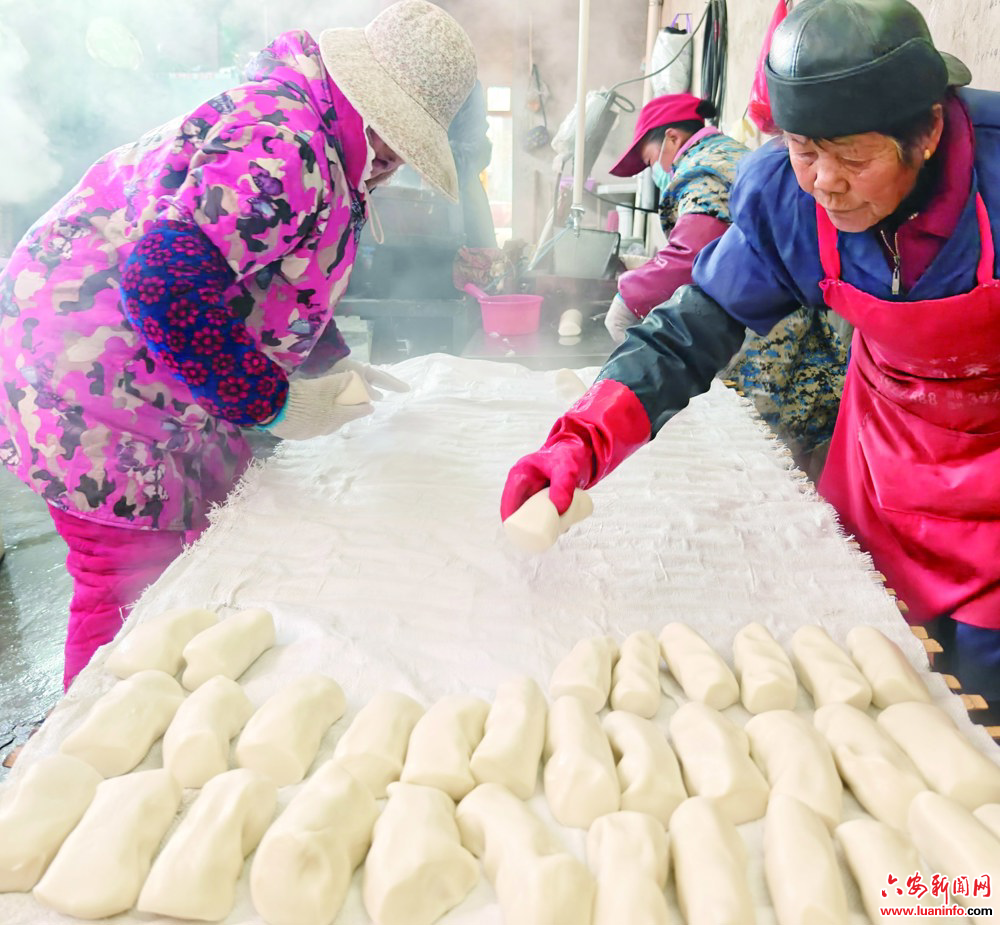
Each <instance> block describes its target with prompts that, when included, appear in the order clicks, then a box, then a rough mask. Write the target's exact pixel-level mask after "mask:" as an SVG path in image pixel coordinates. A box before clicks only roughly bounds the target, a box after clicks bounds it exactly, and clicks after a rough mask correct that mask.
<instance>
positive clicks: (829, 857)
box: [764, 729, 847, 925]
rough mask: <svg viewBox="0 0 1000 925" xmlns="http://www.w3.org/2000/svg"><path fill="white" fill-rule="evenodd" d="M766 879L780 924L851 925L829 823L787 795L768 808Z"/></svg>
mask: <svg viewBox="0 0 1000 925" xmlns="http://www.w3.org/2000/svg"><path fill="white" fill-rule="evenodd" d="M810 731H812V730H811V729H810ZM764 875H765V878H766V879H767V888H768V891H769V892H770V894H771V903H772V905H773V906H774V911H775V913H776V915H777V919H778V922H779V923H780V925H847V895H846V894H845V892H844V884H843V882H842V881H841V879H840V871H839V869H838V867H837V856H836V854H835V853H834V848H833V839H832V838H831V837H830V832H829V830H828V829H827V823H826V820H825V819H823V818H822V817H820V816H819V815H818V814H817V813H815V812H813V810H811V809H810V808H809V807H808V806H806V805H805V804H804V803H802V802H800V801H799V800H797V799H796V798H795V797H793V796H790V795H788V794H785V793H772V794H771V799H770V801H769V802H768V805H767V815H766V816H765V817H764Z"/></svg>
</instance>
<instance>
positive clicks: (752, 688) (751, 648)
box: [733, 623, 799, 713]
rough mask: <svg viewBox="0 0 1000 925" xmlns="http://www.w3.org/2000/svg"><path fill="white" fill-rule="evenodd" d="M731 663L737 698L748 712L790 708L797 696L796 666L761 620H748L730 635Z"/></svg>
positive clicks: (793, 706)
mask: <svg viewBox="0 0 1000 925" xmlns="http://www.w3.org/2000/svg"><path fill="white" fill-rule="evenodd" d="M733 664H734V666H735V668H736V677H737V678H738V679H739V682H740V700H741V701H742V702H743V706H744V707H746V709H747V710H748V711H749V712H750V713H764V712H765V711H767V710H792V709H794V708H795V702H796V701H797V700H798V696H799V685H798V679H797V678H796V677H795V669H794V668H792V663H791V661H790V660H789V658H788V656H787V655H786V654H785V650H784V649H783V648H781V645H780V644H779V643H778V641H777V640H776V639H775V638H774V637H773V636H772V635H771V634H770V633H769V632H768V631H767V629H766V628H765V627H763V626H762V625H761V624H760V623H748V624H747V625H746V626H744V627H743V628H742V629H741V630H740V631H739V632H738V633H737V634H736V635H735V636H734V637H733Z"/></svg>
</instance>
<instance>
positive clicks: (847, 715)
mask: <svg viewBox="0 0 1000 925" xmlns="http://www.w3.org/2000/svg"><path fill="white" fill-rule="evenodd" d="M813 723H814V724H815V726H816V728H817V730H819V732H820V734H821V735H822V736H823V737H824V738H825V739H826V741H827V744H828V745H829V746H830V750H831V751H832V752H833V760H834V761H835V762H836V764H837V770H838V771H839V772H840V776H841V778H842V779H843V781H844V783H846V784H847V786H848V787H850V789H851V793H853V794H854V798H855V799H856V800H857V801H858V802H859V803H860V804H861V805H862V806H863V807H864V808H865V809H866V810H867V811H868V812H869V813H870V814H871V815H872V816H874V817H875V818H876V819H879V820H881V821H882V822H884V823H886V824H887V825H890V826H892V827H893V828H895V829H899V831H901V832H902V831H905V830H906V814H907V812H908V811H909V808H910V801H911V800H912V799H913V798H914V797H915V796H916V795H917V794H918V793H920V792H921V791H923V790H926V789H927V785H926V784H925V783H924V780H923V778H922V777H921V776H920V775H919V774H918V773H917V769H916V768H915V767H914V765H913V762H912V761H910V759H909V758H908V757H907V755H906V753H905V752H904V751H903V750H902V749H901V748H900V747H899V746H898V745H897V744H896V743H895V742H893V740H892V739H890V738H889V736H888V735H886V733H885V731H884V730H883V729H882V728H881V727H880V726H879V725H878V723H876V722H875V720H874V719H872V718H871V717H870V716H869V715H868V714H867V713H864V712H862V711H861V710H859V709H858V708H857V707H852V706H851V705H850V704H846V703H831V704H827V706H825V707H820V708H819V709H818V710H817V711H816V712H815V713H814V714H813Z"/></svg>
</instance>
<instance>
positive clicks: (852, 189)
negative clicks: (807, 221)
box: [785, 132, 936, 231]
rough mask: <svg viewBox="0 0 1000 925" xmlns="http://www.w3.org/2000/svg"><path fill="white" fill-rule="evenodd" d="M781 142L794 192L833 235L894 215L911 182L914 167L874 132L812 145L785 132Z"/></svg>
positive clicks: (916, 169) (914, 176) (891, 143)
mask: <svg viewBox="0 0 1000 925" xmlns="http://www.w3.org/2000/svg"><path fill="white" fill-rule="evenodd" d="M785 142H786V143H787V145H788V156H789V158H790V159H791V164H792V170H794V171H795V179H796V180H798V183H799V186H801V187H802V189H803V190H805V191H806V192H807V193H809V194H810V195H811V196H813V197H814V198H815V199H816V201H817V202H818V203H819V204H820V205H821V206H822V207H823V208H824V209H825V210H826V213H827V215H829V216H830V221H831V222H832V223H833V225H834V227H835V228H836V229H837V230H838V231H864V230H865V229H867V228H871V227H872V226H873V225H876V224H877V223H878V222H880V221H882V219H884V218H886V217H887V216H889V215H891V214H892V213H893V212H895V211H896V208H897V207H898V206H899V204H900V203H901V202H902V201H903V200H904V199H905V198H906V197H907V196H908V195H909V194H910V192H911V191H912V189H913V186H914V184H915V183H916V181H917V173H918V172H919V164H917V165H911V164H909V163H907V161H906V159H904V158H903V157H901V156H900V150H899V147H898V145H897V144H896V142H895V140H894V139H892V138H890V137H889V136H888V135H883V134H881V133H879V132H865V133H864V134H863V135H848V136H847V137H845V138H837V139H834V140H832V141H818V142H817V141H812V140H810V139H808V138H803V137H802V136H801V135H790V134H788V133H787V132H786V133H785ZM935 145H936V143H935ZM922 162H923V161H922V158H921V159H920V163H922Z"/></svg>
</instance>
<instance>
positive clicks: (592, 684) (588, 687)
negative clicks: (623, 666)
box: [549, 636, 618, 713]
mask: <svg viewBox="0 0 1000 925" xmlns="http://www.w3.org/2000/svg"><path fill="white" fill-rule="evenodd" d="M617 657H618V646H617V645H616V644H615V641H614V640H613V639H612V638H611V637H610V636H591V637H589V638H587V639H581V640H580V641H579V642H578V643H577V644H576V645H575V646H573V648H572V649H571V650H570V652H569V654H568V655H567V656H566V657H565V658H564V659H563V660H562V661H561V662H560V663H559V664H558V665H556V668H555V671H553V672H552V677H551V679H550V680H549V697H551V698H552V699H553V700H556V699H558V698H559V697H567V696H570V697H577V698H579V699H580V700H582V701H583V702H584V703H585V704H586V705H587V708H588V709H589V710H590V711H591V712H592V713H599V712H600V711H601V710H603V709H604V706H605V704H606V703H607V702H608V695H609V694H610V693H611V666H612V665H613V664H614V661H615V659H616V658H617Z"/></svg>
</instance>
